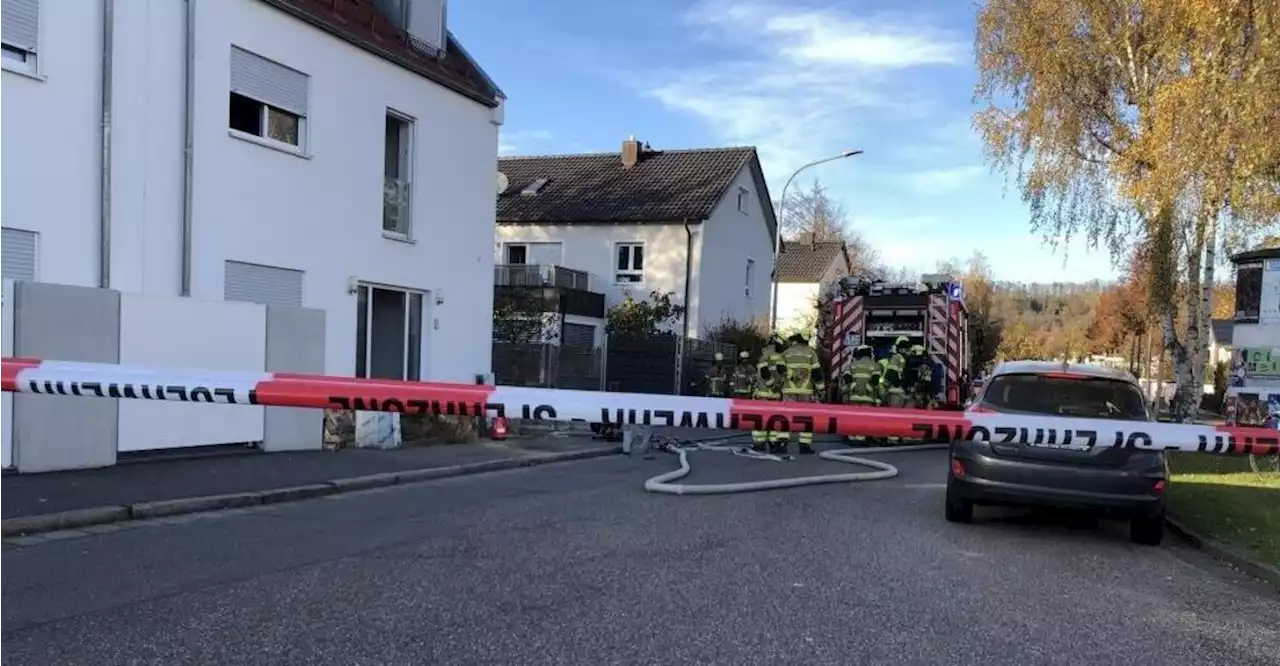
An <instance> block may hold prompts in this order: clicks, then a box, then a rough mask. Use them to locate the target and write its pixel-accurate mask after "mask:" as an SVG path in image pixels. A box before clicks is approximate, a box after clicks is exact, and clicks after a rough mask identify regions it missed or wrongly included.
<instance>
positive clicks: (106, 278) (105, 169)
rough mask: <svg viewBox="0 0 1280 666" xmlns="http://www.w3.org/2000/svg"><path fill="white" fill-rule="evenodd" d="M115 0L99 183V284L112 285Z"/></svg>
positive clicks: (108, 18) (105, 58)
mask: <svg viewBox="0 0 1280 666" xmlns="http://www.w3.org/2000/svg"><path fill="white" fill-rule="evenodd" d="M114 45H115V0H102V72H101V74H102V81H101V85H102V99H101V108H100V111H101V112H102V125H101V131H102V146H101V156H100V159H101V160H102V170H101V174H100V178H101V180H100V181H99V183H98V186H99V188H100V189H101V192H100V194H101V196H102V198H101V201H99V203H98V239H99V248H98V287H100V288H102V289H109V288H111V107H112V95H111V92H112V76H113V74H112V73H113V71H114V67H113V63H112V59H113V57H114V53H113V51H114V48H115V46H114Z"/></svg>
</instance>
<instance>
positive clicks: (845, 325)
mask: <svg viewBox="0 0 1280 666" xmlns="http://www.w3.org/2000/svg"><path fill="white" fill-rule="evenodd" d="M922 283H923V287H921V286H919V285H901V284H887V283H885V282H883V281H879V280H876V281H854V280H849V279H846V280H844V281H843V282H842V283H841V284H839V285H837V286H836V287H835V288H834V289H833V290H832V291H833V293H832V295H831V300H830V303H829V305H828V307H832V308H833V312H832V318H831V321H832V328H833V333H832V335H831V336H830V339H831V341H832V342H831V367H832V374H833V375H834V376H839V374H840V373H841V372H842V371H844V369H845V368H846V367H847V366H848V365H849V364H850V362H851V361H852V358H853V349H854V348H855V347H857V346H858V345H864V344H865V345H870V346H871V348H872V349H874V350H875V354H876V358H877V359H880V358H885V357H886V356H887V355H888V354H889V353H890V351H891V350H892V348H893V342H894V340H897V339H898V338H899V337H906V338H907V339H908V340H910V341H911V344H918V345H923V346H924V348H925V351H926V353H927V354H928V356H929V358H930V359H931V360H932V361H933V366H934V380H933V386H934V393H935V395H936V397H937V400H938V404H939V407H940V408H943V409H948V408H949V409H959V408H960V407H961V405H962V403H963V399H964V396H963V395H962V394H961V390H962V383H963V382H964V381H965V379H966V378H967V376H968V369H969V331H968V314H967V312H966V311H965V307H964V295H963V290H962V288H961V286H960V283H959V282H957V281H956V280H954V279H952V278H950V277H948V276H945V275H925V276H924V277H923V279H922Z"/></svg>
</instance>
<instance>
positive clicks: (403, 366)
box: [352, 281, 429, 381]
mask: <svg viewBox="0 0 1280 666" xmlns="http://www.w3.org/2000/svg"><path fill="white" fill-rule="evenodd" d="M360 289H367V290H368V295H367V296H366V297H365V302H364V313H363V315H364V378H365V379H367V378H369V371H370V370H371V369H372V365H373V290H374V289H381V290H382V291H394V292H399V293H400V294H401V296H402V297H403V298H404V322H403V324H402V325H403V326H404V349H402V350H401V361H400V379H401V380H405V379H406V378H407V377H408V376H409V321H410V319H409V317H410V313H412V312H413V309H412V308H410V307H409V297H410V296H411V295H414V294H416V295H418V296H421V297H422V309H421V311H420V312H419V313H418V315H419V316H420V317H422V321H421V322H420V326H419V335H418V346H419V348H418V379H417V380H416V381H422V379H423V376H424V375H423V369H424V367H425V365H426V358H425V354H423V353H422V347H423V346H424V345H425V343H426V340H427V321H428V319H429V317H428V314H427V309H428V301H427V295H428V293H427V292H426V291H423V290H421V289H409V288H407V287H396V286H392V285H387V284H379V283H377V282H363V281H361V282H357V286H356V290H357V294H358V293H359V290H360ZM357 298H358V296H357ZM357 302H358V301H357ZM352 370H353V372H352V374H355V372H354V370H355V368H353V369H352ZM357 376H359V375H357Z"/></svg>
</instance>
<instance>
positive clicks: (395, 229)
mask: <svg viewBox="0 0 1280 666" xmlns="http://www.w3.org/2000/svg"><path fill="white" fill-rule="evenodd" d="M384 148H385V155H384V157H383V190H382V192H383V197H382V230H383V231H385V232H387V233H388V234H392V235H394V236H398V237H401V238H408V237H409V231H410V225H409V221H410V219H411V218H410V202H411V199H410V196H409V192H410V187H409V184H410V181H411V178H412V170H413V121H412V120H410V119H409V118H407V117H405V116H402V115H400V114H398V113H396V112H394V111H387V122H386V141H385V146H384Z"/></svg>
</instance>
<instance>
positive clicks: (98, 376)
mask: <svg viewBox="0 0 1280 666" xmlns="http://www.w3.org/2000/svg"><path fill="white" fill-rule="evenodd" d="M3 377H4V386H3V388H4V390H5V391H11V392H20V393H37V394H52V395H70V396H88V397H104V398H126V399H138V400H166V401H178V402H211V403H223V404H248V405H270V406H279V407H327V408H337V409H356V410H367V411H390V412H403V413H410V414H455V415H473V416H486V417H498V416H501V417H506V418H522V419H546V420H551V419H555V420H561V421H570V420H581V421H587V422H593V423H603V424H623V423H644V424H649V425H659V426H679V427H690V428H727V429H735V430H770V431H794V432H803V431H812V432H817V433H820V434H833V435H862V436H877V437H903V438H913V439H925V440H928V441H937V442H946V441H956V440H988V441H992V442H995V443H1005V444H1016V445H1026V446H1043V447H1056V448H1062V449H1078V450H1087V449H1090V448H1097V447H1124V448H1138V449H1154V450H1159V449H1165V450H1180V451H1200V452H1205V453H1219V454H1236V455H1241V454H1248V453H1252V454H1256V455H1269V454H1274V453H1278V452H1280V432H1277V431H1276V430H1268V429H1263V428H1244V427H1234V426H1210V425H1194V424H1174V423H1156V422H1137V421H1113V420H1106V419H1080V418H1067V417H1050V416H1026V415H1012V414H998V413H972V412H971V413H963V412H943V411H931V410H916V409H886V408H883V407H870V406H857V405H827V404H821V403H812V402H775V401H770V400H740V399H728V398H696V397H687V396H671V395H646V394H632V393H605V392H597V391H571V390H559V389H540V388H526V387H514V386H498V387H494V386H483V385H477V384H463V383H457V384H454V383H446V382H400V381H393V380H380V379H356V378H351V377H325V376H314V375H297V374H285V373H281V374H271V373H262V372H219V371H204V370H191V369H174V368H156V367H138V366H120V365H111V364H101V363H66V362H48V361H46V362H40V361H36V360H32V359H9V358H6V359H4V360H3Z"/></svg>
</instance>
